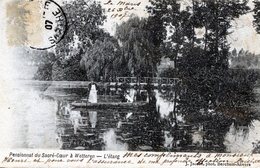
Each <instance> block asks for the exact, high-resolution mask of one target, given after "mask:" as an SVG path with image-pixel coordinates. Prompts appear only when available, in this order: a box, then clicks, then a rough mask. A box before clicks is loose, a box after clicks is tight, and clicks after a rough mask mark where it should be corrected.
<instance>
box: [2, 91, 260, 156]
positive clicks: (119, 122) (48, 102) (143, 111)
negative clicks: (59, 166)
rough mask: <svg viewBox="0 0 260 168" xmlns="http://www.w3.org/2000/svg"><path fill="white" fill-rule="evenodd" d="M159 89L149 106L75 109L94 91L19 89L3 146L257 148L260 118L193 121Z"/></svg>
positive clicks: (99, 98)
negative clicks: (176, 109) (73, 104)
mask: <svg viewBox="0 0 260 168" xmlns="http://www.w3.org/2000/svg"><path fill="white" fill-rule="evenodd" d="M154 92H155V94H154V96H155V99H154V100H153V101H151V100H150V102H149V105H148V106H147V107H146V108H130V109H120V108H106V109H91V108H90V109H73V108H71V106H70V103H71V102H73V101H75V100H77V101H79V100H81V99H87V98H88V92H86V91H84V90H79V91H75V90H50V89H47V90H44V91H40V90H39V89H28V88H27V89H21V88H20V89H16V90H15V91H13V93H14V94H16V96H12V97H13V98H12V100H11V102H12V103H11V104H10V107H11V109H10V111H8V113H6V114H3V115H4V116H5V117H7V118H8V120H10V119H11V120H10V121H11V122H3V123H1V124H0V128H6V129H7V130H8V131H6V133H5V135H4V136H5V141H2V142H5V143H4V144H1V147H7V148H49V149H76V150H138V151H194V152H195V151H202V152H252V150H253V149H254V143H257V142H258V141H259V140H260V132H259V130H260V122H259V121H258V120H252V121H251V124H250V125H249V126H245V125H240V124H239V123H234V122H230V121H228V122H227V121H225V118H220V117H218V116H217V117H213V118H212V119H211V120H209V121H207V122H198V123H195V124H194V123H193V124H191V123H188V122H186V121H185V118H184V117H183V116H182V115H180V114H176V118H174V115H173V114H172V113H171V111H172V110H173V108H174V103H173V102H172V101H170V100H169V99H167V96H165V95H167V94H168V95H171V96H173V95H174V93H173V92H171V91H167V92H165V91H164V92H162V91H159V90H155V91H154ZM46 95H48V96H46ZM94 99H95V98H94ZM97 101H98V102H120V96H119V95H117V94H113V95H111V94H108V95H104V94H103V95H100V94H99V92H98V96H97ZM143 101H147V98H146V99H144V100H143ZM176 123H177V126H176ZM8 141H10V142H12V143H8Z"/></svg>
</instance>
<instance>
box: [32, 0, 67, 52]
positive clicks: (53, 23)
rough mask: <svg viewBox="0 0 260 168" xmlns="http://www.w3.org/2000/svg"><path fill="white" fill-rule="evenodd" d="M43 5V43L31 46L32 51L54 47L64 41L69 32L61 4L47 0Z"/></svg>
mask: <svg viewBox="0 0 260 168" xmlns="http://www.w3.org/2000/svg"><path fill="white" fill-rule="evenodd" d="M42 5H43V6H42V10H41V20H40V22H41V24H40V26H41V38H42V41H41V42H40V43H38V44H33V43H31V44H30V47H31V48H32V49H38V50H45V49H49V48H52V47H54V46H55V45H56V44H57V43H59V42H60V41H61V40H62V38H63V37H64V35H65V33H66V30H67V19H66V15H65V13H64V11H63V10H62V8H61V7H60V6H59V4H58V3H56V2H55V1H53V0H45V1H44V2H43V4H42ZM32 26H33V25H32Z"/></svg>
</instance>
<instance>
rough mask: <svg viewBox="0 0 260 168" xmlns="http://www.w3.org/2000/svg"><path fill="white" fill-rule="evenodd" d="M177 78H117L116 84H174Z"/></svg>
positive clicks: (177, 80)
mask: <svg viewBox="0 0 260 168" xmlns="http://www.w3.org/2000/svg"><path fill="white" fill-rule="evenodd" d="M179 81H180V79H179V78H161V77H154V78H152V77H142V78H137V77H117V78H116V82H118V83H151V84H176V83H177V82H179Z"/></svg>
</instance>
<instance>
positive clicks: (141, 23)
mask: <svg viewBox="0 0 260 168" xmlns="http://www.w3.org/2000/svg"><path fill="white" fill-rule="evenodd" d="M152 33H154V32H151V31H150V29H149V25H148V20H147V19H140V18H138V17H133V18H130V19H129V20H128V21H127V22H124V23H122V24H121V25H120V26H118V27H117V29H116V38H117V39H118V40H119V43H120V44H121V45H122V52H123V54H122V56H121V57H120V58H119V59H118V60H117V61H118V63H120V64H121V68H124V72H122V75H124V76H130V75H134V76H153V75H154V74H155V72H156V65H157V62H158V61H159V60H160V56H159V54H158V48H157V47H158V46H156V44H155V41H156V40H155V39H154V38H153V36H154V34H152Z"/></svg>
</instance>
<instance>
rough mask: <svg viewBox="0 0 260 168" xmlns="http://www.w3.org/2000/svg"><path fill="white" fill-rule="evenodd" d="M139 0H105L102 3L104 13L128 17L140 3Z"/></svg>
mask: <svg viewBox="0 0 260 168" xmlns="http://www.w3.org/2000/svg"><path fill="white" fill-rule="evenodd" d="M141 3H142V2H141V1H139V2H138V1H135V2H129V1H114V0H107V1H105V2H104V3H103V5H104V7H105V9H106V11H105V12H106V13H107V15H108V16H110V17H111V18H118V19H120V20H122V19H123V18H126V17H130V16H131V14H132V13H133V11H134V10H136V8H138V7H139V6H140V5H141Z"/></svg>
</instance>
